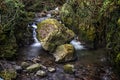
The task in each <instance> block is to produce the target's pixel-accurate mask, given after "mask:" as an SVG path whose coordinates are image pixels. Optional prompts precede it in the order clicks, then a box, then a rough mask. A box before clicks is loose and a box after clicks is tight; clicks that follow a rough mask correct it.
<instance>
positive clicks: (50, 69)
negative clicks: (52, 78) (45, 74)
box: [48, 67, 56, 73]
mask: <svg viewBox="0 0 120 80" xmlns="http://www.w3.org/2000/svg"><path fill="white" fill-rule="evenodd" d="M48 71H49V72H51V73H52V72H55V71H56V69H55V68H52V67H48Z"/></svg>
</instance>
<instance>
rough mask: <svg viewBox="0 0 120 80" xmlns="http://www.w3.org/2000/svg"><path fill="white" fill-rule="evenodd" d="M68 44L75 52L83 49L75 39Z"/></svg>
mask: <svg viewBox="0 0 120 80" xmlns="http://www.w3.org/2000/svg"><path fill="white" fill-rule="evenodd" d="M70 44H72V45H73V46H74V48H75V49H76V50H82V49H85V48H84V46H83V45H81V42H80V41H78V40H77V37H76V38H74V39H73V40H72V41H71V42H70Z"/></svg>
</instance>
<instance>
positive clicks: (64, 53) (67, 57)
mask: <svg viewBox="0 0 120 80" xmlns="http://www.w3.org/2000/svg"><path fill="white" fill-rule="evenodd" d="M53 56H54V57H55V61H56V62H67V61H71V60H73V59H75V54H74V47H73V46H72V45H71V44H63V45H60V46H58V47H57V49H56V51H55V52H54V53H53Z"/></svg>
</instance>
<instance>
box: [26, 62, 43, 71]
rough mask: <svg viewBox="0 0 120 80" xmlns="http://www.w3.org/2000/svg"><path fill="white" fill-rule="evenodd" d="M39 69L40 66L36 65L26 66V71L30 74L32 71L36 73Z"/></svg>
mask: <svg viewBox="0 0 120 80" xmlns="http://www.w3.org/2000/svg"><path fill="white" fill-rule="evenodd" d="M40 67H41V64H38V63H36V64H33V65H30V66H28V67H27V68H26V70H27V71H30V72H32V71H36V70H38V69H40Z"/></svg>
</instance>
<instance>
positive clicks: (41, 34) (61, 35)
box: [37, 19, 75, 52]
mask: <svg viewBox="0 0 120 80" xmlns="http://www.w3.org/2000/svg"><path fill="white" fill-rule="evenodd" d="M37 32H38V39H39V40H40V42H41V45H42V47H43V48H44V49H45V50H47V51H50V52H53V51H54V50H55V48H56V47H57V46H59V45H61V44H64V43H66V42H69V41H71V39H72V38H73V37H74V35H75V34H74V32H73V31H72V30H70V29H68V28H67V27H65V26H64V25H63V24H60V23H59V22H58V21H57V20H56V19H46V20H44V21H42V22H41V23H38V29H37Z"/></svg>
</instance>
